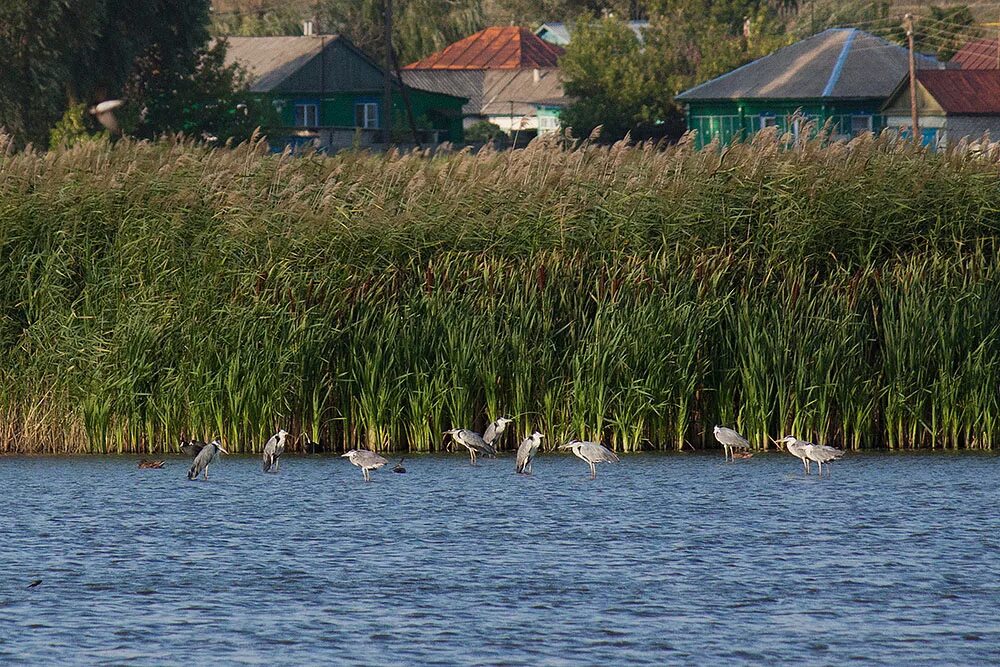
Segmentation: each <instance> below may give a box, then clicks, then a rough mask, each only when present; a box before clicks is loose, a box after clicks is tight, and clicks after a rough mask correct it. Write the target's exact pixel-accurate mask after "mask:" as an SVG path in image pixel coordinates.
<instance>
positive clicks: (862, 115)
mask: <svg viewBox="0 0 1000 667" xmlns="http://www.w3.org/2000/svg"><path fill="white" fill-rule="evenodd" d="M883 102H884V100H875V99H870V100H836V101H829V100H810V99H805V100H774V101H772V100H767V101H762V100H733V101H728V100H725V101H711V102H691V103H689V104H688V109H687V126H688V129H689V130H697V132H698V134H697V137H696V142H697V145H698V146H699V147H702V146H705V145H706V144H708V143H710V142H711V141H713V140H715V139H717V140H718V141H719V142H720V143H722V144H728V143H732V142H734V141H742V140H744V139H746V138H748V137H750V136H751V135H753V134H755V133H756V132H759V131H760V130H761V129H763V127H764V124H765V122H766V123H773V124H774V125H775V126H776V127H777V128H778V130H779V131H781V132H792V133H793V134H795V133H797V132H798V131H799V130H800V129H801V128H802V127H804V123H815V127H816V128H822V127H823V126H824V125H825V124H826V123H827V122H830V123H831V135H832V136H833V137H835V138H844V137H851V136H854V135H855V134H857V133H858V132H860V131H863V130H862V128H863V129H864V130H867V129H869V128H870V130H871V131H872V132H875V133H878V132H881V131H882V130H883V129H884V128H885V118H884V117H883V116H882V115H881V113H880V112H879V110H880V108H881V106H882V103H883ZM764 119H773V120H767V121H765V120H764Z"/></svg>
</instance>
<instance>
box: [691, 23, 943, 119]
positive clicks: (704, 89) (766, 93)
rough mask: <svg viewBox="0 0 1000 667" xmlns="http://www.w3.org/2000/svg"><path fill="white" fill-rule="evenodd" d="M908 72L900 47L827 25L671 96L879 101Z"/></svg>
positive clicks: (925, 60)
mask: <svg viewBox="0 0 1000 667" xmlns="http://www.w3.org/2000/svg"><path fill="white" fill-rule="evenodd" d="M917 67H918V68H921V69H943V68H944V64H943V63H940V62H938V61H937V60H935V59H934V58H931V57H929V56H924V55H919V54H918V56H917ZM908 71H909V65H908V60H907V51H906V49H904V48H903V47H901V46H898V45H896V44H893V43H891V42H888V41H886V40H884V39H882V38H881V37H876V36H875V35H872V34H870V33H867V32H864V31H861V30H857V29H854V28H831V29H829V30H824V31H823V32H821V33H818V34H816V35H813V36H812V37H807V38H806V39H803V40H802V41H800V42H796V43H794V44H792V45H790V46H786V47H785V48H783V49H778V50H777V51H775V52H774V53H772V54H770V55H767V56H764V57H763V58H760V59H758V60H755V61H753V62H751V63H748V64H746V65H743V66H742V67H738V68H736V69H734V70H733V71H731V72H728V73H726V74H723V75H722V76H720V77H717V78H715V79H712V80H710V81H707V82H705V83H703V84H701V85H698V86H695V87H694V88H691V89H689V90H686V91H684V92H683V93H681V94H680V95H677V97H676V98H675V99H677V100H679V101H682V102H690V101H695V100H735V99H743V100H748V99H772V100H777V99H782V100H794V99H820V98H822V99H870V98H877V99H884V98H887V97H889V95H891V94H892V92H893V90H894V89H895V88H896V85H897V84H899V80H900V79H901V78H902V77H904V76H906V74H907V72H908Z"/></svg>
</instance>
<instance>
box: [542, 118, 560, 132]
mask: <svg viewBox="0 0 1000 667" xmlns="http://www.w3.org/2000/svg"><path fill="white" fill-rule="evenodd" d="M558 129H559V118H558V117H556V116H539V117H538V131H539V132H554V131H555V130H558Z"/></svg>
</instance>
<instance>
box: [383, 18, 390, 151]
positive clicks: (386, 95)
mask: <svg viewBox="0 0 1000 667" xmlns="http://www.w3.org/2000/svg"><path fill="white" fill-rule="evenodd" d="M382 2H383V3H384V4H383V9H384V18H385V23H384V28H385V35H384V41H385V44H384V47H385V61H384V62H385V66H384V67H383V68H382V82H383V85H384V87H383V89H382V143H383V144H384V145H385V147H386V148H388V147H389V136H390V129H391V128H390V127H389V126H390V125H392V76H391V75H390V72H392V0H382Z"/></svg>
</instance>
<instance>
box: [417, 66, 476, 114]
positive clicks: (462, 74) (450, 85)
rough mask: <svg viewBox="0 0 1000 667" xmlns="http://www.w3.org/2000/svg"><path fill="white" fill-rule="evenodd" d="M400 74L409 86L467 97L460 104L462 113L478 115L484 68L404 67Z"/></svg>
mask: <svg viewBox="0 0 1000 667" xmlns="http://www.w3.org/2000/svg"><path fill="white" fill-rule="evenodd" d="M401 74H402V75H403V83H405V84H406V85H407V86H410V87H411V88H419V89H420V90H429V91H431V92H432V93H444V94H445V95H454V96H455V97H467V98H469V101H468V102H466V103H465V104H464V105H463V106H462V113H463V114H464V115H466V116H469V115H478V114H479V113H480V109H482V108H483V81H484V79H485V78H486V71H485V70H433V69H425V70H408V69H404V70H403V71H402V72H401Z"/></svg>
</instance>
